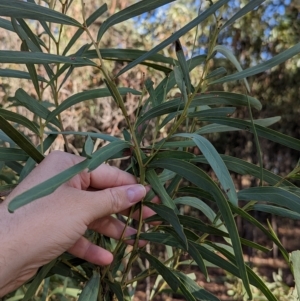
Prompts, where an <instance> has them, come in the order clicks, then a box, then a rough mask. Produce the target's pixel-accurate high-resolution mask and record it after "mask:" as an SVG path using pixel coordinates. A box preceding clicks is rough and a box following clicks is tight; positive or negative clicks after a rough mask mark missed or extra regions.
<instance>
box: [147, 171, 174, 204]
mask: <svg viewBox="0 0 300 301" xmlns="http://www.w3.org/2000/svg"><path fill="white" fill-rule="evenodd" d="M146 179H147V181H148V182H149V183H150V185H151V187H152V189H153V190H154V191H155V192H156V193H157V195H158V196H159V197H160V199H161V201H162V203H163V204H164V205H165V206H167V207H169V208H171V209H175V208H176V206H175V205H174V203H173V201H172V199H171V197H170V196H169V195H168V193H167V192H166V189H165V187H164V186H163V184H162V183H161V181H160V179H159V178H158V176H157V174H156V172H155V171H154V170H147V172H146Z"/></svg>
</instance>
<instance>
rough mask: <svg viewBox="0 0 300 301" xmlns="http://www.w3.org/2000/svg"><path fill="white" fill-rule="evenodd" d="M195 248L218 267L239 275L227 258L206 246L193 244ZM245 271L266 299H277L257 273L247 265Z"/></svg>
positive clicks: (269, 300)
mask: <svg viewBox="0 0 300 301" xmlns="http://www.w3.org/2000/svg"><path fill="white" fill-rule="evenodd" d="M195 246H196V248H198V250H199V252H200V253H201V255H202V257H203V258H204V259H205V260H207V261H209V262H211V263H213V264H214V265H216V266H217V267H219V268H222V269H224V270H226V271H228V272H229V273H231V274H233V275H235V276H237V277H240V275H239V269H238V268H237V267H236V265H234V264H232V263H230V262H228V261H227V260H225V259H223V258H222V257H220V256H218V255H217V254H216V253H215V251H211V250H208V249H207V248H206V247H204V246H202V245H200V244H195ZM247 273H248V275H249V280H250V283H251V284H252V285H254V286H256V287H258V288H259V289H260V290H261V291H262V292H263V294H264V295H265V296H266V297H267V300H268V301H278V300H277V299H276V298H275V297H274V295H273V294H272V292H271V291H270V290H269V288H268V287H267V286H266V285H265V283H264V282H263V281H262V280H261V279H260V278H259V276H258V275H257V274H255V273H254V272H253V271H252V270H251V269H250V268H249V267H248V266H247Z"/></svg>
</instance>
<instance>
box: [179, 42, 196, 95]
mask: <svg viewBox="0 0 300 301" xmlns="http://www.w3.org/2000/svg"><path fill="white" fill-rule="evenodd" d="M175 51H176V56H177V59H178V63H179V65H180V68H181V71H182V74H183V81H184V83H185V86H186V90H187V93H188V94H190V93H191V92H192V84H191V79H190V74H189V68H188V64H187V62H186V59H185V56H184V53H183V50H182V46H181V43H180V40H179V39H178V40H176V41H175Z"/></svg>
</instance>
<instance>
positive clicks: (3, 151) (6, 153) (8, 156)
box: [0, 147, 29, 161]
mask: <svg viewBox="0 0 300 301" xmlns="http://www.w3.org/2000/svg"><path fill="white" fill-rule="evenodd" d="M28 157H29V156H28V155H27V154H26V153H25V152H24V151H23V150H22V149H19V148H12V147H0V161H26V160H27V159H28Z"/></svg>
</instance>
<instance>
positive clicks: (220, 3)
mask: <svg viewBox="0 0 300 301" xmlns="http://www.w3.org/2000/svg"><path fill="white" fill-rule="evenodd" d="M228 1H229V0H220V1H218V2H216V3H214V4H213V5H211V6H210V7H209V8H208V9H206V10H205V11H204V12H203V13H202V14H200V15H199V16H198V17H196V18H195V19H194V20H192V21H191V22H189V23H188V24H187V25H185V26H183V27H182V28H181V29H179V30H177V31H176V32H175V33H174V34H172V35H171V36H170V37H169V38H167V39H165V40H164V41H163V42H161V43H160V44H159V45H157V46H155V47H154V48H153V49H151V50H150V51H148V52H147V53H146V54H144V55H142V56H140V57H139V58H138V59H136V60H134V61H133V62H132V63H129V64H128V65H127V66H126V67H125V68H123V69H122V70H121V71H120V72H119V73H118V74H117V77H118V76H120V75H121V74H123V73H124V72H126V71H128V70H130V69H131V68H133V67H134V66H136V65H137V64H139V63H141V62H143V61H145V60H146V59H148V57H149V56H151V55H153V54H155V53H157V52H159V51H160V50H162V49H163V48H165V47H166V46H168V45H170V44H171V43H174V42H175V41H176V40H178V39H179V38H180V37H181V36H183V35H184V34H185V33H187V32H188V31H190V30H191V29H192V28H194V27H195V26H197V25H198V24H200V23H201V22H203V21H204V20H206V19H207V18H208V17H209V16H210V15H212V14H213V13H214V12H215V11H217V10H218V9H219V8H220V7H222V6H223V5H224V4H226V3H227V2H228ZM151 2H152V1H151Z"/></svg>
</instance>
